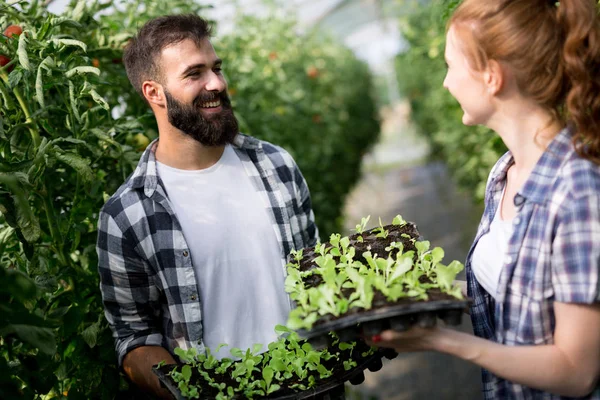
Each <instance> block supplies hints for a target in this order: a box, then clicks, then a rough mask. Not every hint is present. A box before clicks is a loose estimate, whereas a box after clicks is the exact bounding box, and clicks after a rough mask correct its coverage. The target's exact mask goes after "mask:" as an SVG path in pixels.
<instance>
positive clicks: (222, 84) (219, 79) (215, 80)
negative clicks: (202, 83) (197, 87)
mask: <svg viewBox="0 0 600 400" xmlns="http://www.w3.org/2000/svg"><path fill="white" fill-rule="evenodd" d="M225 88H227V82H226V81H225V78H224V77H223V76H222V75H219V74H216V73H214V72H211V73H210V78H209V80H208V82H207V83H206V90H208V91H210V92H213V91H216V92H219V93H221V92H222V91H224V90H225Z"/></svg>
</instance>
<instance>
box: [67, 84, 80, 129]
mask: <svg viewBox="0 0 600 400" xmlns="http://www.w3.org/2000/svg"><path fill="white" fill-rule="evenodd" d="M69 102H70V103H71V110H72V111H73V115H74V116H75V119H76V120H77V122H79V123H81V115H79V110H78V108H77V99H75V85H74V84H73V82H72V81H69Z"/></svg>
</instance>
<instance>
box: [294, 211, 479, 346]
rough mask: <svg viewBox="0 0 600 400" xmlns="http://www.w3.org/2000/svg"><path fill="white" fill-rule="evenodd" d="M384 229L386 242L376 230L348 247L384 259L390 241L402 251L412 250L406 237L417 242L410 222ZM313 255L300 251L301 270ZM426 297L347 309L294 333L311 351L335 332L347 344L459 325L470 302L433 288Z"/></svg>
mask: <svg viewBox="0 0 600 400" xmlns="http://www.w3.org/2000/svg"><path fill="white" fill-rule="evenodd" d="M384 228H385V229H388V230H389V237H388V238H387V239H380V238H376V229H371V230H369V231H366V232H364V233H363V234H362V235H361V236H362V237H363V239H364V240H363V241H361V242H359V241H358V240H357V238H358V234H354V235H352V236H350V237H349V239H350V245H351V246H353V247H355V249H356V254H362V252H363V251H366V250H369V251H371V252H373V253H377V254H379V255H381V256H382V257H384V258H386V257H387V256H388V255H392V256H393V254H394V253H393V252H394V250H392V251H391V252H388V251H387V250H384V249H385V247H386V246H389V244H390V242H392V241H400V242H402V243H403V245H404V249H405V251H407V250H416V248H415V247H414V244H412V243H411V242H410V239H408V238H405V237H403V236H404V235H408V236H410V238H412V239H415V240H419V239H421V236H420V233H419V231H418V229H417V226H416V225H415V224H414V223H411V222H408V223H406V224H405V225H404V226H402V227H398V226H393V225H387V226H385V227H384ZM316 256H317V254H316V253H315V248H314V247H310V248H306V249H304V256H303V258H302V261H301V270H303V271H306V270H310V269H312V268H314V264H312V260H313V259H314V258H315V257H316ZM357 258H358V256H357ZM308 279H309V280H307V281H305V283H306V284H307V286H315V285H317V284H318V282H319V281H318V280H315V279H319V278H314V277H309V278H308ZM311 279H312V281H311ZM430 295H431V299H430V300H427V301H424V300H409V299H402V300H399V301H397V302H388V301H386V300H383V299H379V300H377V301H376V302H374V303H373V308H372V309H370V310H350V311H349V313H348V314H346V315H344V316H342V317H337V318H336V317H334V316H327V317H323V318H321V319H319V320H318V321H317V322H316V323H315V324H314V326H313V327H312V329H310V330H306V329H299V330H297V333H298V335H299V336H300V337H301V338H302V339H306V340H308V341H309V342H310V343H311V345H312V346H313V347H314V348H315V349H323V348H325V347H327V346H329V345H330V343H331V342H330V341H331V337H330V336H329V335H328V333H329V332H335V333H336V334H337V335H338V336H339V338H340V340H341V341H342V342H348V341H353V340H356V339H357V338H359V337H371V336H374V335H378V334H380V333H381V332H382V331H384V330H386V329H394V330H397V331H405V330H407V329H409V328H410V327H411V326H413V325H415V324H417V325H419V326H422V327H433V326H435V324H436V323H437V319H438V318H440V319H442V320H443V321H444V322H445V323H446V324H447V325H452V326H456V325H460V324H461V322H462V315H463V313H464V310H465V309H466V308H468V307H469V305H470V303H471V300H470V299H464V300H461V299H457V298H454V297H452V296H450V295H446V294H443V293H441V292H439V290H435V289H434V290H432V291H431V292H430Z"/></svg>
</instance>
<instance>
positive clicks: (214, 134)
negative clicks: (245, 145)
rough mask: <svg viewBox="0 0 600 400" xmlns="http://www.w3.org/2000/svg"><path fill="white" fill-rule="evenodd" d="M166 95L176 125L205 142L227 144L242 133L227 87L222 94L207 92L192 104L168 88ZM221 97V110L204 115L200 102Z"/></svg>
mask: <svg viewBox="0 0 600 400" xmlns="http://www.w3.org/2000/svg"><path fill="white" fill-rule="evenodd" d="M165 98H166V100H167V110H168V111H167V116H168V118H169V122H170V123H171V125H173V126H174V127H175V128H177V129H179V130H180V131H182V132H184V133H185V134H187V135H189V136H190V137H191V138H193V139H195V140H197V141H198V142H200V143H201V144H202V145H204V146H209V147H213V146H223V145H225V144H228V143H231V142H233V139H234V138H235V136H236V135H237V133H238V122H237V119H236V118H235V115H234V114H233V109H232V108H231V101H230V100H229V97H228V96H227V93H226V92H225V91H223V92H221V93H218V94H215V93H213V92H203V93H201V94H200V95H199V96H198V97H196V98H195V99H194V101H193V102H192V103H191V104H185V103H182V102H180V101H178V100H176V99H175V98H173V96H172V95H171V94H170V93H169V92H168V91H167V90H166V89H165ZM217 99H219V100H220V101H221V112H219V113H216V114H213V115H211V116H209V117H207V118H206V117H204V115H202V111H201V107H200V105H201V104H202V103H205V102H209V101H216V100H217Z"/></svg>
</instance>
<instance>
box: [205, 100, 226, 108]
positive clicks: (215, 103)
mask: <svg viewBox="0 0 600 400" xmlns="http://www.w3.org/2000/svg"><path fill="white" fill-rule="evenodd" d="M220 105H221V100H216V101H209V102H207V103H202V104H201V105H200V107H202V108H213V107H219V106H220Z"/></svg>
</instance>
